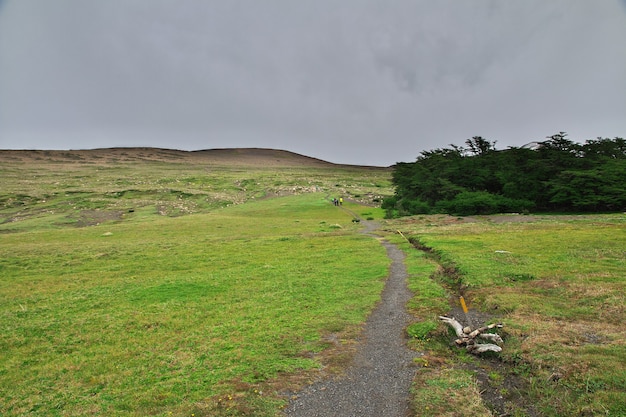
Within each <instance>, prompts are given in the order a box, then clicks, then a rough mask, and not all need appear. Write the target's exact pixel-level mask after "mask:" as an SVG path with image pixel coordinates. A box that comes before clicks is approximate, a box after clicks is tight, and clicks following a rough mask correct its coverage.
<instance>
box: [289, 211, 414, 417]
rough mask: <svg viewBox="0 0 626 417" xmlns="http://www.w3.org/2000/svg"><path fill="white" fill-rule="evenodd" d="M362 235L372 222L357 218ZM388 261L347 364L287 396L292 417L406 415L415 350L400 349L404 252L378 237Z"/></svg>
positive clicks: (405, 296)
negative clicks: (382, 284)
mask: <svg viewBox="0 0 626 417" xmlns="http://www.w3.org/2000/svg"><path fill="white" fill-rule="evenodd" d="M362 223H363V224H364V226H365V231H364V233H368V234H369V233H371V232H372V231H373V230H375V228H376V227H377V225H376V224H375V223H373V222H362ZM382 244H383V245H384V246H385V248H386V249H387V255H388V256H389V258H390V259H391V260H392V264H391V267H390V271H389V277H388V279H387V282H386V284H385V288H384V290H383V293H382V300H381V302H380V304H379V305H378V307H376V309H375V310H374V311H373V312H372V314H371V315H370V317H369V318H368V320H367V322H366V324H365V328H364V332H363V336H362V340H361V344H360V346H359V347H358V349H357V352H356V354H355V357H354V360H353V363H352V364H351V365H350V367H349V368H348V369H347V371H346V373H345V374H344V375H342V376H341V377H340V378H338V379H328V380H323V381H320V382H317V383H315V384H313V385H310V386H308V387H306V388H305V389H304V390H303V391H301V392H299V393H298V394H297V396H295V398H294V399H292V401H291V403H290V404H289V407H288V408H286V410H285V414H286V415H287V416H294V417H309V416H315V417H324V416H329V417H330V416H341V417H350V416H361V417H363V416H376V417H406V416H408V415H410V408H409V388H410V386H411V381H412V380H413V376H414V375H415V372H416V368H415V367H414V366H413V365H412V364H413V358H414V357H415V356H417V354H416V352H414V351H411V350H410V349H409V348H407V347H406V343H405V336H404V328H405V327H406V326H407V325H408V324H409V322H410V320H411V316H410V315H409V314H408V313H407V312H406V310H405V305H406V303H407V301H408V300H409V299H410V297H411V293H410V292H409V290H408V289H407V286H406V279H407V273H406V268H405V266H404V263H403V260H404V253H403V252H402V251H401V250H400V249H398V248H397V247H396V246H395V245H393V244H391V243H389V242H386V241H383V242H382Z"/></svg>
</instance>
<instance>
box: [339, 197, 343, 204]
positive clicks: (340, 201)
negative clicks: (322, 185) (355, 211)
mask: <svg viewBox="0 0 626 417" xmlns="http://www.w3.org/2000/svg"><path fill="white" fill-rule="evenodd" d="M339 205H341V206H343V197H339Z"/></svg>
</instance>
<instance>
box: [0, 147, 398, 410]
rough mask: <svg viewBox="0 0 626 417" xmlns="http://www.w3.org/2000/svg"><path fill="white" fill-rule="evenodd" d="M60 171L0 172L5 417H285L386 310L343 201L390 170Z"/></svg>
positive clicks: (29, 167) (376, 270)
mask: <svg viewBox="0 0 626 417" xmlns="http://www.w3.org/2000/svg"><path fill="white" fill-rule="evenodd" d="M55 157H56V158H64V159H63V160H61V161H55V160H50V159H49V158H48V159H45V158H44V159H42V160H39V159H36V160H30V161H27V162H23V161H8V162H7V161H4V162H3V164H2V165H1V168H0V169H1V173H2V179H3V190H2V195H1V197H0V198H1V199H2V200H1V201H2V203H3V205H2V207H1V209H0V219H2V224H0V233H2V235H1V237H2V238H1V239H0V277H1V279H0V326H1V327H0V328H1V332H0V351H1V352H3V354H2V355H1V356H0V398H1V399H0V415H6V416H18V415H42V416H44V415H45V416H54V415H58V416H71V415H75V416H79V415H80V416H83V415H107V416H110V415H120V416H121V415H124V416H126V415H142V416H143V415H157V416H158V415H161V416H166V415H179V416H180V415H188V416H191V415H195V416H202V415H206V416H213V415H241V414H253V415H275V414H276V413H277V412H278V410H280V408H281V406H282V405H283V404H284V403H285V401H286V400H285V397H280V395H279V394H281V393H282V392H281V391H282V390H283V389H287V388H293V387H294V386H296V385H297V383H298V382H299V381H300V382H301V381H304V380H306V375H307V370H315V369H318V368H320V366H326V367H330V368H332V367H333V365H337V366H338V365H340V364H341V363H340V362H341V357H342V356H341V355H342V354H341V353H340V352H341V351H342V349H344V347H343V346H342V345H344V344H345V345H346V346H347V347H349V345H350V340H352V339H353V338H354V336H355V334H356V332H357V331H358V328H359V325H360V323H361V322H362V321H363V320H364V318H365V316H366V315H367V313H368V312H369V311H370V310H371V308H372V307H373V305H374V304H375V303H376V301H377V300H378V299H379V294H380V291H381V289H382V285H383V279H384V277H385V275H386V271H387V267H388V263H389V261H388V259H387V258H386V255H385V251H384V249H383V248H382V247H381V245H380V244H379V243H378V242H377V241H376V240H374V239H371V238H368V237H365V236H362V235H360V234H358V233H356V232H357V229H358V225H355V224H354V223H353V222H352V221H351V220H352V216H351V215H350V214H348V213H347V212H346V211H343V210H340V209H338V208H336V207H334V206H333V205H332V204H330V202H329V198H330V197H331V196H337V197H338V196H339V195H343V196H344V198H352V199H355V200H356V199H359V198H361V197H362V195H365V194H367V195H368V196H369V197H370V198H372V196H374V194H373V192H374V191H378V192H380V191H381V189H382V190H385V189H386V190H387V191H388V187H387V188H385V187H386V186H385V184H388V172H386V171H384V170H383V171H381V170H378V169H373V170H372V169H365V168H356V167H341V166H337V167H335V168H334V169H329V167H323V168H320V167H318V166H314V165H313V166H307V165H306V164H301V163H300V162H301V161H299V162H298V164H287V165H280V164H279V165H277V166H263V165H262V166H253V165H249V164H248V165H246V164H244V165H243V166H233V165H232V164H215V163H212V164H207V163H206V161H201V162H196V163H193V161H192V163H190V161H188V160H185V161H180V162H177V161H174V162H172V161H170V160H163V161H158V160H157V161H154V160H152V161H139V162H133V161H119V160H108V161H105V162H102V161H100V160H98V159H96V160H95V163H93V162H94V160H93V159H89V158H85V157H83V159H76V158H69V157H68V156H64V155H61V156H59V155H58V154H55ZM305 162H306V161H305ZM294 165H297V166H294ZM381 184H382V185H381ZM277 196H282V197H277ZM266 197H276V198H269V199H268V198H266ZM373 198H375V197H373ZM244 202H245V203H246V204H241V203H244ZM346 207H347V208H350V209H351V210H353V211H356V212H360V213H364V214H367V215H368V216H379V215H380V214H381V213H382V211H380V210H379V209H374V208H369V207H365V206H360V205H358V204H355V203H348V202H346ZM329 348H333V349H329ZM331 351H334V352H335V353H336V355H334V356H333V355H330V354H329V352H331ZM279 377H280V378H279Z"/></svg>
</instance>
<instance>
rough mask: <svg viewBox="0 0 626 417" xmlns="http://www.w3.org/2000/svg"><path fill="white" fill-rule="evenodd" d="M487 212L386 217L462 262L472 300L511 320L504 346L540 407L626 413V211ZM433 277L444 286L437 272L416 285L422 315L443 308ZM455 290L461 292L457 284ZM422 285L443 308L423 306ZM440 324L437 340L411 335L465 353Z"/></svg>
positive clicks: (437, 354) (438, 350)
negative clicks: (533, 215) (472, 217)
mask: <svg viewBox="0 0 626 417" xmlns="http://www.w3.org/2000/svg"><path fill="white" fill-rule="evenodd" d="M485 219H487V218H484V219H483V218H479V219H478V220H479V221H478V222H464V221H463V219H453V218H447V217H445V216H421V217H419V218H418V217H415V218H412V219H404V220H398V221H390V222H389V226H388V227H389V229H390V230H395V229H401V230H402V231H403V233H404V234H405V235H406V236H408V237H413V238H417V239H419V241H420V242H421V243H422V244H423V245H425V246H427V247H430V248H432V250H433V251H434V253H436V255H437V257H438V259H439V261H440V262H441V263H442V264H443V265H445V266H448V267H454V268H455V269H456V271H458V272H460V279H461V280H462V284H463V285H464V287H465V299H466V301H467V302H468V303H469V304H470V309H476V310H480V311H482V312H483V313H486V314H488V315H490V316H491V317H492V320H501V321H504V323H505V328H504V331H505V333H504V334H505V342H506V343H505V347H504V351H503V353H502V354H501V355H500V356H501V358H502V359H503V360H504V362H506V363H508V364H510V372H511V373H513V374H516V375H518V376H521V377H522V378H523V379H524V380H525V381H526V388H525V391H524V395H525V397H526V398H527V400H526V401H531V402H532V403H534V404H533V406H534V407H536V409H537V410H539V412H540V413H541V415H546V416H558V415H615V416H617V415H625V414H626V409H625V408H624V405H623V404H626V401H625V399H626V397H624V392H626V386H625V385H624V381H626V361H625V358H626V345H625V344H624V337H625V336H626V334H625V333H624V331H623V323H624V321H625V320H626V309H625V308H624V306H625V304H626V303H625V302H626V298H625V294H626V280H625V279H624V272H625V270H626V268H625V260H626V217H624V215H623V214H617V215H598V216H567V217H559V216H554V217H549V216H545V217H541V218H537V219H536V220H535V221H532V222H521V223H520V222H507V223H492V222H488V221H485ZM526 220H527V219H526ZM411 252H412V250H410V251H409V253H411ZM433 276H434V275H433ZM433 285H435V287H434V291H433V292H432V295H431V296H429V295H428V293H429V291H428V290H427V288H429V287H432V286H433ZM436 285H439V286H440V288H439V289H440V290H442V289H443V287H446V285H447V282H446V281H445V280H443V281H441V280H438V279H435V280H431V283H430V284H427V285H425V286H424V288H425V289H426V290H425V291H420V290H419V289H418V290H417V291H416V294H417V298H416V299H415V300H414V301H413V305H415V306H418V307H417V310H416V311H417V312H421V313H422V314H423V320H432V318H433V316H434V315H435V314H441V313H442V312H445V311H442V304H441V300H442V297H441V294H440V293H439V292H438V291H437V288H436ZM442 286H443V287H442ZM448 292H449V294H450V296H451V301H455V300H456V299H457V298H456V297H458V294H454V288H452V287H450V288H449V289H448ZM424 293H425V294H426V298H428V299H431V300H432V303H433V304H434V305H436V306H437V308H435V309H428V308H422V307H419V306H420V305H421V304H423V302H422V300H419V297H421V295H420V294H424ZM417 300H419V302H417ZM457 307H458V306H457ZM437 312H439V313H437ZM440 326H442V330H441V331H440V332H436V331H435V332H430V334H429V337H430V338H432V342H431V343H430V344H424V343H418V342H414V343H415V344H416V345H417V346H419V347H420V348H424V349H429V350H430V351H429V352H427V356H428V354H432V355H433V356H434V358H429V359H430V362H433V361H438V362H439V363H440V364H441V363H444V362H446V363H447V361H453V362H454V361H456V362H458V361H459V360H461V358H460V357H456V358H455V350H454V349H453V350H451V351H450V350H449V348H447V347H446V343H448V342H449V336H446V333H448V332H449V330H448V329H446V328H443V325H440ZM446 351H448V352H446ZM446 358H447V359H446ZM555 374H556V375H558V378H553V377H552V376H553V375H555ZM424 381H425V380H422V384H424V383H425V382H424ZM424 395H427V394H424ZM421 396H422V394H420V395H418V400H417V401H418V402H420V401H421V400H419V398H421Z"/></svg>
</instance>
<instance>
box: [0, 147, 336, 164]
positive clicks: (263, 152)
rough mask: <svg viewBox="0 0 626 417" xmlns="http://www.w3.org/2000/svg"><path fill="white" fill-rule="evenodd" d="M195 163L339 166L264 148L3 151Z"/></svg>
mask: <svg viewBox="0 0 626 417" xmlns="http://www.w3.org/2000/svg"><path fill="white" fill-rule="evenodd" d="M140 161H158V162H185V161H189V162H193V163H206V164H210V165H232V166H294V167H302V166H307V167H330V166H338V165H337V164H333V163H331V162H327V161H323V160H321V159H317V158H312V157H309V156H305V155H300V154H297V153H294V152H290V151H284V150H278V149H264V148H227V149H206V150H200V151H181V150H175V149H161V148H103V149H81V150H0V162H22V163H46V162H52V163H96V164H97V163H103V164H106V163H114V162H140Z"/></svg>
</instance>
